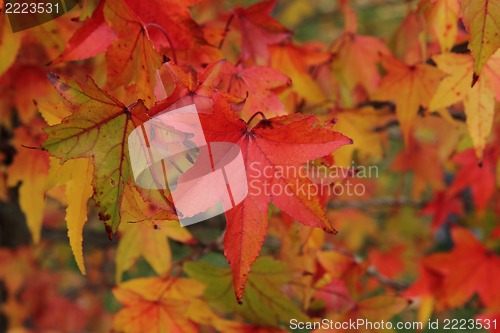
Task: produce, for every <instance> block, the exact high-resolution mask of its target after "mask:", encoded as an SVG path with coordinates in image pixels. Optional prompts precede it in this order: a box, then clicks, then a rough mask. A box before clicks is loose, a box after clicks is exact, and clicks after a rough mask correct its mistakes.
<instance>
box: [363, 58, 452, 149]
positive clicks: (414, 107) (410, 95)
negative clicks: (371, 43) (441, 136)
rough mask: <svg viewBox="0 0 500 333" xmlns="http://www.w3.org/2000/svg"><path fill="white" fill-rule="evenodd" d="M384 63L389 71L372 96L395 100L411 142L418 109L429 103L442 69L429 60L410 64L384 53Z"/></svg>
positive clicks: (404, 132)
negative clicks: (430, 63) (429, 62)
mask: <svg viewBox="0 0 500 333" xmlns="http://www.w3.org/2000/svg"><path fill="white" fill-rule="evenodd" d="M382 65H383V66H384V68H385V69H386V70H387V72H388V73H387V75H386V76H385V77H384V78H383V79H382V82H381V83H380V86H379V88H378V90H377V91H376V92H375V94H374V97H373V98H374V100H379V101H393V102H394V103H395V104H396V115H397V117H398V120H399V123H400V125H401V130H402V131H403V138H404V140H405V142H406V144H408V142H409V138H410V133H411V130H412V128H413V123H414V120H415V118H416V117H417V113H418V110H419V108H420V107H421V106H422V107H424V108H426V107H428V104H429V101H430V99H431V97H432V96H433V95H434V92H435V91H436V88H437V85H438V83H439V81H440V80H441V78H442V77H443V73H442V72H441V71H440V70H439V69H438V68H436V67H433V66H430V65H427V64H423V63H422V64H416V65H407V64H405V63H403V62H401V61H399V60H397V59H395V58H392V57H383V58H382Z"/></svg>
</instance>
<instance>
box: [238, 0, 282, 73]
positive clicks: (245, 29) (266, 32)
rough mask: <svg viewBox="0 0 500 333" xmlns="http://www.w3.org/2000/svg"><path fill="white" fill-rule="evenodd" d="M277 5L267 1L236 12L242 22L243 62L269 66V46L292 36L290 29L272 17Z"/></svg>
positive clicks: (271, 0) (273, 1) (269, 0)
mask: <svg viewBox="0 0 500 333" xmlns="http://www.w3.org/2000/svg"><path fill="white" fill-rule="evenodd" d="M275 5H276V1H275V0H267V1H262V2H259V3H256V4H255V5H253V6H250V7H248V8H246V9H243V8H236V9H235V10H234V15H236V17H237V18H238V20H239V22H240V30H241V35H242V43H241V44H242V50H241V57H242V59H243V60H252V61H253V62H254V63H255V64H256V65H267V64H268V62H269V51H268V46H269V45H274V44H278V43H280V42H282V41H284V40H285V39H287V38H288V37H290V36H291V32H290V31H289V30H288V29H286V28H285V27H284V26H283V25H281V23H279V22H278V21H276V20H275V19H274V18H272V17H271V16H270V13H271V11H272V10H273V8H274V6H275Z"/></svg>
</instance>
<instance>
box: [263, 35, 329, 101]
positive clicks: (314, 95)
mask: <svg viewBox="0 0 500 333" xmlns="http://www.w3.org/2000/svg"><path fill="white" fill-rule="evenodd" d="M270 55H271V67H272V68H274V69H276V70H278V71H280V72H281V73H285V74H286V75H287V76H288V77H290V79H291V80H292V85H291V87H290V90H291V91H293V92H294V93H296V94H297V95H298V96H300V97H302V98H304V99H305V100H306V101H307V102H309V103H312V104H321V103H324V102H325V99H326V97H325V94H324V92H323V90H322V89H321V86H320V85H319V84H318V82H316V81H315V80H314V78H313V77H312V76H311V73H310V72H309V70H310V69H311V68H312V67H313V66H317V65H320V64H324V63H326V62H328V61H329V60H330V58H331V55H330V54H329V53H327V52H324V51H322V50H319V49H317V48H316V47H314V45H306V46H297V45H295V44H292V43H283V44H279V45H273V46H272V47H270Z"/></svg>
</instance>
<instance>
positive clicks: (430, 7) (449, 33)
mask: <svg viewBox="0 0 500 333" xmlns="http://www.w3.org/2000/svg"><path fill="white" fill-rule="evenodd" d="M418 11H419V12H422V13H423V15H424V17H425V21H426V29H427V30H428V31H430V33H432V34H433V36H434V37H435V38H436V39H437V40H438V42H439V46H440V47H441V52H443V53H444V52H449V51H450V50H451V48H452V47H453V45H455V41H456V40H457V35H458V16H459V3H458V0H439V1H433V0H424V1H421V2H420V4H419V9H418Z"/></svg>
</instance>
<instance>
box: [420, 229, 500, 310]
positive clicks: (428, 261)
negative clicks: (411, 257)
mask: <svg viewBox="0 0 500 333" xmlns="http://www.w3.org/2000/svg"><path fill="white" fill-rule="evenodd" d="M452 238H453V243H454V247H453V249H452V250H451V251H450V252H447V253H436V254H432V255H430V256H428V257H426V258H424V260H423V265H424V267H425V268H426V269H427V270H430V272H431V274H434V278H433V280H434V281H433V282H428V283H426V284H423V283H422V282H420V280H418V281H417V282H416V286H417V285H419V286H420V287H419V288H413V291H412V293H413V294H414V295H418V294H419V292H420V293H422V294H423V295H425V294H424V293H429V292H430V293H431V295H434V299H436V301H437V304H436V307H437V309H450V308H456V307H459V306H462V305H463V304H465V302H467V301H468V300H469V299H470V298H471V297H472V296H473V295H474V294H476V293H477V294H478V295H479V299H480V300H481V302H482V303H483V304H484V305H485V306H488V307H495V306H497V307H498V306H499V302H498V300H500V296H499V295H500V288H499V287H498V286H499V285H498V283H497V282H496V281H497V280H496V279H497V276H498V274H499V273H500V272H499V270H500V258H499V257H498V256H497V255H496V254H495V253H493V252H492V251H490V250H488V249H487V248H485V247H484V245H483V244H481V243H480V241H479V240H478V239H477V238H476V236H475V235H474V234H473V233H472V232H471V231H469V230H467V229H464V228H462V227H454V228H453V229H452ZM422 279H425V275H423V276H422ZM430 281H432V280H430Z"/></svg>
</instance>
